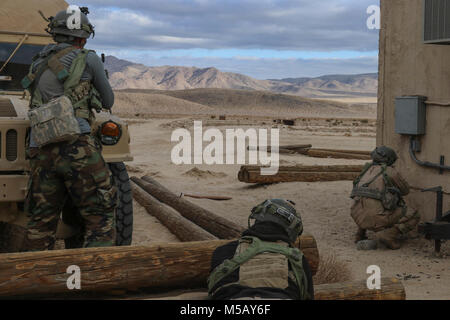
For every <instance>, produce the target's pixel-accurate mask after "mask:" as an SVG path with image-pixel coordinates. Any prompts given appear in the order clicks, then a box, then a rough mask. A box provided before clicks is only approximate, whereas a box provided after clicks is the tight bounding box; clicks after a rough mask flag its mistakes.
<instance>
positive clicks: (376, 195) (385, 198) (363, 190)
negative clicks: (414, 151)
mask: <svg viewBox="0 0 450 320" xmlns="http://www.w3.org/2000/svg"><path fill="white" fill-rule="evenodd" d="M373 166H375V164H374V163H373V162H372V163H367V164H366V165H365V167H364V169H363V171H362V172H361V174H360V175H359V176H358V177H357V178H356V179H355V181H353V190H352V193H351V196H350V197H351V198H352V199H353V198H355V197H365V198H371V199H375V200H379V201H381V203H382V204H383V207H384V208H385V209H386V210H395V209H396V208H398V207H403V208H404V207H405V202H404V201H403V198H402V196H401V192H400V190H399V189H398V188H397V187H396V186H395V184H394V183H393V182H392V179H391V178H390V177H389V176H388V174H387V172H386V169H387V166H386V164H381V165H380V172H379V173H378V174H377V175H375V176H374V177H373V178H372V179H370V180H369V181H368V182H366V183H364V184H363V185H361V186H360V185H359V183H360V182H361V179H362V177H363V176H364V175H365V174H366V173H367V171H369V169H370V168H372V167H373ZM380 176H382V178H383V185H384V186H383V190H378V189H375V188H370V184H372V183H373V182H374V181H375V180H376V179H377V178H378V177H380Z"/></svg>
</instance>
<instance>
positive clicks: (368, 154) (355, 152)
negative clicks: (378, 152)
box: [313, 148, 371, 156]
mask: <svg viewBox="0 0 450 320" xmlns="http://www.w3.org/2000/svg"><path fill="white" fill-rule="evenodd" d="M313 150H320V151H329V152H342V153H351V154H363V155H366V156H370V153H371V151H364V150H345V149H323V148H316V149H313Z"/></svg>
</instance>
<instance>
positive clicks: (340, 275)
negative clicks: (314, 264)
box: [313, 253, 351, 285]
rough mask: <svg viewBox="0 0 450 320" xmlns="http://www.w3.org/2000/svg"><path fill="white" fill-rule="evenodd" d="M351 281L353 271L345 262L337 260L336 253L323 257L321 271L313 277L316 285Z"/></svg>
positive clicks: (320, 264) (321, 258)
mask: <svg viewBox="0 0 450 320" xmlns="http://www.w3.org/2000/svg"><path fill="white" fill-rule="evenodd" d="M349 280H351V271H350V268H349V267H348V265H347V264H346V263H345V262H343V261H341V260H339V259H338V258H336V256H335V255H334V253H326V254H323V255H321V257H320V262H319V270H317V273H316V274H315V276H314V277H313V281H314V285H317V284H325V283H336V282H344V281H349Z"/></svg>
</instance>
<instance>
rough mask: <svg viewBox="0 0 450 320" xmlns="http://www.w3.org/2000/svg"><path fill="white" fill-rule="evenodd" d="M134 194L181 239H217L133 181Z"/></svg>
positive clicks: (142, 204)
mask: <svg viewBox="0 0 450 320" xmlns="http://www.w3.org/2000/svg"><path fill="white" fill-rule="evenodd" d="M131 186H132V188H133V196H134V199H136V201H137V202H138V203H139V204H140V205H141V206H143V207H144V208H145V210H147V212H148V213H149V214H151V215H153V216H154V217H156V218H157V219H158V220H159V221H160V222H161V223H162V224H163V225H164V226H165V227H166V228H167V229H169V230H170V232H171V233H173V234H174V235H175V236H176V237H177V238H178V239H179V240H180V241H203V240H214V239H217V237H215V236H214V235H212V234H210V233H209V232H208V231H206V230H204V229H202V228H200V227H199V226H198V225H196V224H195V223H193V222H191V221H190V220H188V219H186V218H184V217H183V216H182V215H180V214H179V213H178V212H177V211H175V210H174V209H172V208H171V207H169V206H167V205H165V204H163V203H162V202H159V201H158V200H157V199H155V198H154V197H153V196H152V195H150V194H149V193H147V192H145V191H144V190H143V189H142V188H140V187H139V186H138V185H136V184H135V183H134V182H131Z"/></svg>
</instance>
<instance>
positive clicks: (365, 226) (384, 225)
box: [351, 164, 420, 248]
mask: <svg viewBox="0 0 450 320" xmlns="http://www.w3.org/2000/svg"><path fill="white" fill-rule="evenodd" d="M382 167H383V166H382V165H379V164H372V166H371V167H370V168H369V169H368V170H367V172H366V173H365V174H363V176H362V177H361V178H360V181H359V183H358V185H360V186H362V185H364V184H366V183H369V182H370V181H372V180H373V181H372V182H371V183H370V186H369V187H370V189H373V190H377V191H380V192H381V191H382V190H383V189H384V188H385V181H384V179H383V175H382V174H380V172H381V171H382V169H383V168H382ZM385 174H386V176H387V177H389V180H390V181H391V183H392V184H393V186H394V187H395V188H397V189H398V191H399V192H400V195H401V196H406V195H407V194H408V193H409V185H408V183H407V182H406V181H405V180H404V179H403V178H402V177H401V175H400V174H399V172H398V171H397V170H395V169H394V168H393V167H391V166H385ZM353 199H354V203H353V205H352V207H351V216H352V218H353V220H354V221H355V222H356V224H357V225H358V227H359V231H358V234H357V236H356V241H359V240H363V239H364V238H365V231H366V230H371V231H374V232H377V237H378V238H379V239H380V240H381V241H383V242H385V244H387V245H388V247H392V248H398V247H399V244H398V242H397V240H398V239H397V238H398V236H400V235H406V234H407V233H408V232H410V231H411V230H413V229H414V228H415V227H416V225H417V224H418V222H419V220H420V216H419V214H418V212H417V211H416V210H414V209H412V208H409V207H407V206H406V204H405V203H404V201H403V199H400V201H399V205H397V206H395V208H394V209H391V210H389V209H386V208H385V206H384V205H383V203H382V201H380V200H379V199H374V198H370V197H364V196H355V197H353Z"/></svg>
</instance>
